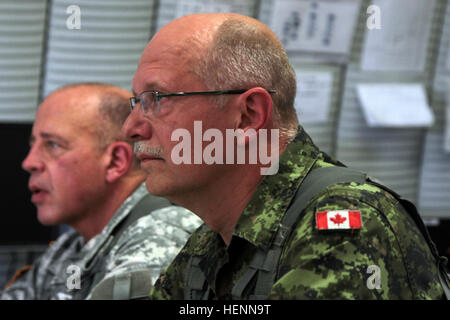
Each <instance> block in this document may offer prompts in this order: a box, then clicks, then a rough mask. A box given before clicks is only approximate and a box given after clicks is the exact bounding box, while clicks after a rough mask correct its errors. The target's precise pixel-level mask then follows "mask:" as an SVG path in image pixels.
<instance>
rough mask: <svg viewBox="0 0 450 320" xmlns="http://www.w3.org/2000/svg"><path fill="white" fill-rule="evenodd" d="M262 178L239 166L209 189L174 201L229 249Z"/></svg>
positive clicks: (254, 172) (257, 173) (257, 169)
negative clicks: (199, 219) (197, 217)
mask: <svg viewBox="0 0 450 320" xmlns="http://www.w3.org/2000/svg"><path fill="white" fill-rule="evenodd" d="M262 178H263V176H261V175H260V169H259V168H257V167H254V168H249V167H245V166H240V168H239V170H234V171H232V174H224V175H222V177H218V178H217V179H216V180H215V181H214V184H213V185H210V186H208V187H207V188H204V189H202V190H196V191H195V193H192V194H191V195H185V196H184V197H182V198H177V199H171V200H173V201H174V202H176V203H178V204H180V205H181V206H184V207H185V208H187V209H189V210H191V211H192V212H194V213H195V214H196V215H197V216H199V217H200V218H201V219H202V220H203V221H204V222H205V223H206V225H208V227H210V228H211V229H212V230H213V231H215V232H217V233H219V234H220V235H221V237H222V239H223V240H224V242H225V243H226V244H227V245H228V244H229V243H230V241H231V237H232V234H233V230H234V228H235V227H236V224H237V222H238V220H239V218H240V216H241V214H242V212H243V211H244V209H245V207H246V206H247V204H248V203H249V201H250V199H251V197H252V195H253V193H254V192H255V191H256V189H257V187H258V185H259V183H260V182H261V180H262ZM205 199H207V200H205Z"/></svg>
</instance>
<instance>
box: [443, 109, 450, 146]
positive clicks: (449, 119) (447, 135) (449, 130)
mask: <svg viewBox="0 0 450 320" xmlns="http://www.w3.org/2000/svg"><path fill="white" fill-rule="evenodd" d="M446 111H447V112H446V122H445V132H444V151H445V152H446V153H449V154H450V103H449V104H448V106H447V110H446Z"/></svg>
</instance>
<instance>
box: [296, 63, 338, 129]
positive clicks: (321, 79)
mask: <svg viewBox="0 0 450 320" xmlns="http://www.w3.org/2000/svg"><path fill="white" fill-rule="evenodd" d="M295 73H296V76H297V95H296V97H295V103H294V106H295V110H296V111H297V116H298V119H299V121H300V123H302V124H303V123H324V122H327V120H328V115H329V110H330V103H331V93H332V89H333V74H332V72H331V71H315V70H303V69H298V68H297V69H295Z"/></svg>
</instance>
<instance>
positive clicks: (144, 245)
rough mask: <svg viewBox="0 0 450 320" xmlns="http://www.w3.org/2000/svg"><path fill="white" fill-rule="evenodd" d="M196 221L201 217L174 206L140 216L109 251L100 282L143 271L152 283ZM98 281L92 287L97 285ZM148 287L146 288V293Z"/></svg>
mask: <svg viewBox="0 0 450 320" xmlns="http://www.w3.org/2000/svg"><path fill="white" fill-rule="evenodd" d="M200 224H201V220H200V219H199V218H198V217H197V216H195V215H194V214H193V213H192V212H190V211H189V210H187V209H184V208H181V207H177V206H170V207H166V208H162V209H159V210H156V211H153V212H152V213H151V214H149V215H147V216H145V217H142V218H140V219H139V220H137V221H136V222H135V223H134V224H133V225H131V226H130V227H129V228H128V229H127V231H126V232H125V233H124V234H123V235H122V236H121V238H120V239H119V241H118V242H117V244H116V245H115V246H114V248H113V249H112V250H111V253H110V254H109V259H108V263H107V267H106V269H107V272H106V274H105V276H104V278H103V280H102V281H107V280H108V279H109V278H111V277H118V276H120V275H123V274H126V273H132V272H135V271H137V270H147V271H148V274H149V275H150V274H151V284H154V283H155V281H156V279H157V278H158V277H159V275H160V273H161V271H162V270H163V269H165V268H166V267H167V266H168V265H169V264H170V263H171V262H172V260H173V259H174V258H175V256H176V255H177V254H178V252H179V251H180V249H181V248H182V247H183V246H184V244H185V243H186V241H187V239H188V238H189V236H190V234H191V233H192V232H193V231H194V230H195V229H196V228H197V227H198V226H199V225H200ZM102 281H100V283H99V284H98V285H97V286H96V287H99V286H101V285H102ZM150 289H151V287H148V290H147V291H146V294H148V293H149V292H150ZM94 290H95V288H93V291H94ZM90 298H91V295H89V296H88V299H90ZM97 298H101V297H98V296H97Z"/></svg>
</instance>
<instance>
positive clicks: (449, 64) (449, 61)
mask: <svg viewBox="0 0 450 320" xmlns="http://www.w3.org/2000/svg"><path fill="white" fill-rule="evenodd" d="M447 50H448V52H447V63H446V69H447V70H450V43H449V44H448V49H447Z"/></svg>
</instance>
